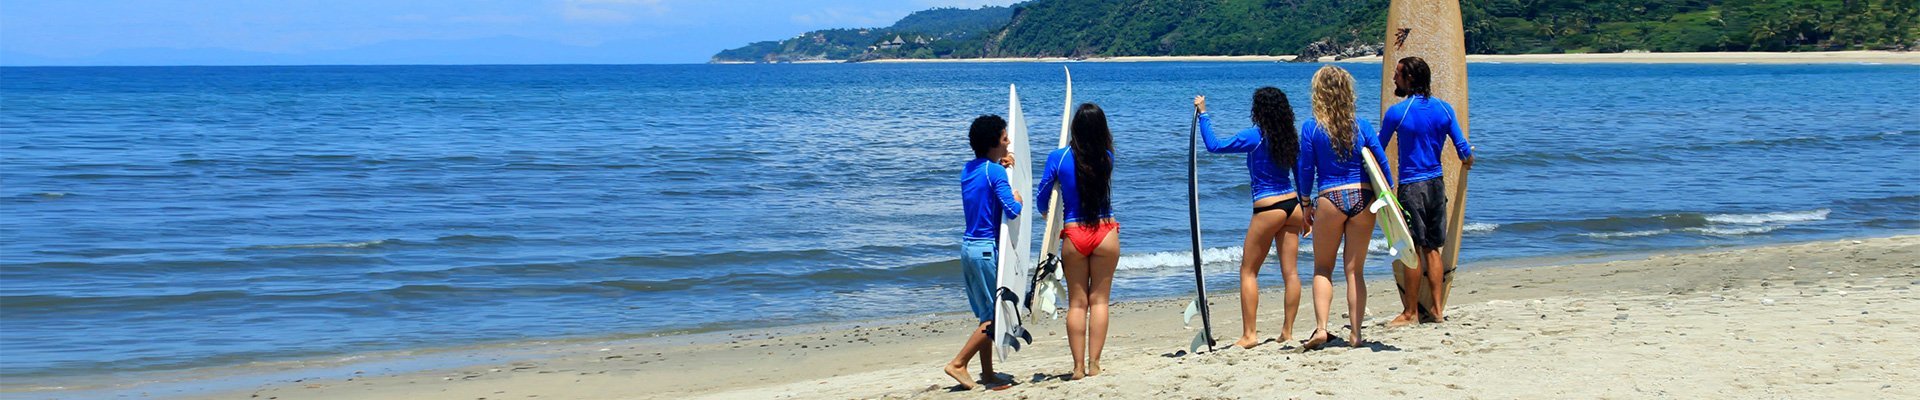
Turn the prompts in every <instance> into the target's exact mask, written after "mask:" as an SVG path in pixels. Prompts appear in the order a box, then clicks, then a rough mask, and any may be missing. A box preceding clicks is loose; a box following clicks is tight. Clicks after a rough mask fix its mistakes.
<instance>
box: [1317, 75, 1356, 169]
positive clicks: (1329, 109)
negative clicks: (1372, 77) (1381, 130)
mask: <svg viewBox="0 0 1920 400" xmlns="http://www.w3.org/2000/svg"><path fill="white" fill-rule="evenodd" d="M1313 118H1314V119H1315V120H1318V121H1319V124H1320V130H1321V131H1324V132H1326V133H1327V137H1329V138H1332V139H1333V149H1334V151H1333V154H1335V157H1338V158H1339V159H1341V160H1346V159H1347V158H1349V157H1353V155H1352V153H1353V136H1354V134H1355V133H1357V132H1358V129H1359V127H1357V126H1355V124H1354V119H1353V74H1350V73H1347V70H1346V69H1342V68H1340V67H1339V66H1337V65H1328V66H1325V67H1320V71H1318V72H1314V73H1313Z"/></svg>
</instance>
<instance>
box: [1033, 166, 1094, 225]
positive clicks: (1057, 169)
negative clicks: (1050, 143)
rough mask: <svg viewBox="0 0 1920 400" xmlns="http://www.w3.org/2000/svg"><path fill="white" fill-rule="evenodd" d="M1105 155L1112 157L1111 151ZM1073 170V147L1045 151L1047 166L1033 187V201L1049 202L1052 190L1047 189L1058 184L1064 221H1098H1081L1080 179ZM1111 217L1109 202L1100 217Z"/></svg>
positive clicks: (1043, 207)
mask: <svg viewBox="0 0 1920 400" xmlns="http://www.w3.org/2000/svg"><path fill="white" fill-rule="evenodd" d="M1107 157H1113V152H1107ZM1074 170H1075V169H1074V164H1073V149H1070V148H1062V149H1059V150H1054V151H1053V152H1052V153H1047V168H1046V170H1045V172H1041V173H1040V186H1039V187H1036V188H1034V189H1033V190H1035V193H1039V194H1038V195H1036V197H1034V201H1035V202H1036V203H1037V204H1050V203H1048V202H1047V201H1048V200H1050V199H1052V198H1053V191H1052V190H1048V189H1051V186H1053V185H1054V184H1059V185H1060V212H1062V213H1064V214H1061V215H1064V216H1066V218H1065V219H1064V220H1065V221H1066V222H1084V223H1094V222H1098V221H1082V220H1081V218H1080V180H1079V178H1077V177H1075V176H1074ZM1045 207H1047V206H1041V208H1042V209H1045ZM1041 212H1046V211H1041ZM1112 217H1113V207H1112V205H1111V204H1109V205H1108V207H1107V209H1106V210H1101V212H1100V218H1112Z"/></svg>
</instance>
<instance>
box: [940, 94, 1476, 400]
mask: <svg viewBox="0 0 1920 400" xmlns="http://www.w3.org/2000/svg"><path fill="white" fill-rule="evenodd" d="M1391 76H1392V80H1393V86H1394V93H1395V94H1396V95H1397V96H1396V97H1399V98H1402V99H1403V100H1401V101H1400V102H1399V103H1398V104H1395V105H1394V106H1392V107H1389V108H1388V109H1387V111H1386V112H1385V113H1383V114H1384V115H1383V116H1382V120H1381V123H1380V125H1379V128H1378V129H1377V130H1376V129H1375V128H1374V125H1373V124H1372V123H1371V121H1369V120H1368V119H1367V118H1362V117H1360V116H1358V115H1356V113H1355V112H1354V111H1355V109H1356V107H1355V104H1354V101H1355V96H1354V79H1353V76H1352V74H1350V73H1348V72H1347V71H1346V70H1345V69H1343V68H1341V67H1339V66H1333V65H1328V66H1324V67H1321V68H1320V70H1319V71H1317V72H1315V73H1314V76H1313V80H1312V93H1311V95H1310V96H1309V98H1310V99H1311V103H1310V107H1309V108H1310V110H1311V112H1310V114H1308V115H1309V116H1308V118H1306V119H1305V120H1304V121H1301V122H1298V125H1297V127H1298V128H1297V129H1296V122H1295V117H1294V115H1295V114H1294V111H1293V109H1292V105H1291V103H1290V102H1289V101H1288V97H1287V94H1286V93H1285V92H1283V91H1281V90H1280V89H1278V88H1275V87H1271V86H1268V87H1261V88H1258V89H1256V90H1254V92H1253V109H1252V110H1251V112H1250V113H1249V115H1248V119H1249V120H1250V121H1251V122H1252V125H1253V126H1252V127H1250V128H1247V129H1244V130H1241V131H1239V132H1238V133H1237V134H1234V135H1230V136H1226V137H1221V136H1219V135H1217V134H1216V133H1215V132H1214V128H1213V124H1214V121H1213V120H1214V115H1213V113H1212V112H1210V110H1208V109H1207V101H1206V97H1205V96H1196V97H1194V99H1193V106H1194V112H1195V113H1196V121H1195V123H1196V125H1197V128H1198V129H1199V132H1200V133H1201V136H1202V138H1203V139H1204V140H1205V143H1206V149H1207V151H1208V152H1212V153H1237V154H1246V157H1247V158H1246V167H1247V175H1248V178H1247V179H1248V180H1249V181H1250V184H1249V186H1248V187H1249V188H1250V192H1252V193H1251V196H1250V197H1251V198H1252V204H1251V209H1252V217H1251V218H1250V220H1249V222H1248V226H1247V230H1246V236H1245V238H1244V241H1243V242H1242V249H1243V254H1242V257H1241V263H1240V264H1241V265H1240V297H1241V298H1240V303H1241V320H1242V330H1241V335H1240V337H1239V338H1238V340H1236V341H1235V342H1234V345H1235V346H1236V347H1239V348H1253V347H1256V346H1259V345H1260V344H1263V343H1269V342H1281V343H1289V342H1293V341H1294V340H1295V338H1293V337H1292V334H1293V328H1294V327H1293V324H1294V320H1295V319H1296V318H1295V316H1296V315H1297V311H1298V308H1299V303H1300V297H1301V292H1300V291H1301V289H1302V287H1301V286H1302V285H1301V283H1300V281H1299V274H1298V273H1297V272H1296V271H1297V270H1298V255H1299V253H1300V252H1299V251H1298V249H1299V246H1300V242H1301V239H1302V238H1303V237H1306V238H1312V239H1314V240H1313V250H1312V252H1313V253H1312V254H1313V256H1314V257H1313V259H1314V268H1313V288H1314V290H1313V294H1314V295H1313V306H1314V307H1313V311H1314V322H1315V329H1314V330H1313V333H1312V334H1311V335H1309V336H1308V337H1306V338H1305V339H1302V340H1299V345H1300V347H1301V348H1304V349H1309V350H1311V349H1317V348H1320V347H1322V346H1325V345H1327V344H1329V343H1338V344H1344V345H1346V346H1352V347H1364V346H1366V345H1367V342H1366V341H1365V340H1364V339H1363V338H1362V336H1361V327H1362V326H1363V325H1364V324H1363V321H1362V318H1363V317H1364V316H1365V315H1366V298H1367V294H1366V281H1365V279H1364V273H1363V272H1362V271H1363V270H1364V266H1365V265H1366V256H1367V248H1368V243H1369V242H1370V241H1371V239H1372V237H1373V233H1374V228H1375V227H1376V213H1377V212H1379V213H1392V215H1393V216H1398V217H1400V218H1403V219H1404V221H1405V222H1404V226H1405V227H1402V228H1398V229H1386V230H1385V231H1386V232H1387V240H1389V241H1410V242H1411V246H1409V247H1411V248H1413V249H1415V252H1416V255H1417V257H1416V259H1417V260H1418V264H1419V265H1418V266H1417V267H1416V266H1404V268H1407V269H1411V270H1412V271H1411V272H1412V275H1413V276H1415V277H1418V278H1419V279H1411V280H1409V281H1408V282H1404V283H1402V284H1401V285H1399V286H1400V287H1399V289H1400V293H1401V296H1400V297H1401V302H1402V305H1403V310H1402V312H1401V313H1400V314H1398V315H1396V316H1395V317H1394V319H1393V320H1392V321H1391V322H1389V323H1388V325H1389V326H1404V325H1409V324H1413V323H1418V322H1428V323H1437V322H1443V321H1445V317H1444V315H1445V314H1444V308H1443V307H1444V304H1446V303H1445V294H1446V291H1445V290H1444V288H1445V286H1446V285H1447V284H1448V282H1447V281H1446V280H1445V279H1444V277H1445V271H1443V264H1442V262H1441V255H1440V248H1441V247H1442V246H1444V245H1445V244H1446V241H1447V234H1448V232H1446V229H1447V223H1446V222H1447V209H1446V206H1447V204H1448V198H1447V196H1446V193H1445V190H1444V188H1443V187H1442V185H1441V183H1442V182H1444V181H1443V180H1442V178H1444V177H1446V171H1445V170H1444V169H1443V168H1441V165H1440V162H1439V161H1438V160H1439V159H1440V158H1441V155H1442V154H1441V151H1442V150H1443V149H1444V147H1445V146H1444V145H1447V144H1451V145H1452V147H1453V148H1454V149H1455V154H1454V155H1455V156H1456V157H1458V159H1459V160H1460V165H1461V167H1462V172H1463V173H1464V169H1466V168H1471V167H1472V165H1473V153H1472V146H1471V145H1469V144H1468V143H1467V140H1466V137H1465V135H1464V133H1463V130H1462V127H1461V126H1460V125H1461V124H1460V123H1459V122H1458V121H1457V120H1456V116H1455V110H1454V108H1453V106H1452V105H1451V104H1450V103H1448V102H1446V101H1444V100H1441V99H1437V98H1434V97H1433V90H1432V86H1433V77H1432V76H1431V68H1430V67H1429V66H1428V64H1427V63H1426V61H1425V60H1423V59H1421V58H1419V57H1405V58H1401V59H1399V60H1398V61H1397V62H1396V63H1395V64H1394V68H1393V72H1392V75H1391ZM1014 101H1017V98H1016V99H1015V100H1014ZM1015 112H1018V111H1017V109H1016V111H1015ZM1016 120H1020V118H1016ZM1022 123H1024V121H1023V122H1022ZM1065 123H1067V124H1069V125H1068V126H1067V127H1066V128H1067V129H1063V131H1065V132H1063V133H1065V134H1068V135H1069V136H1070V138H1069V140H1068V141H1067V142H1068V145H1067V146H1063V147H1062V148H1059V149H1057V150H1054V151H1052V152H1050V153H1049V154H1048V157H1047V160H1046V164H1044V165H1045V167H1044V172H1042V173H1041V176H1040V180H1039V184H1038V186H1037V187H1035V188H1033V191H1032V192H1029V193H1034V194H1036V199H1035V200H1038V201H1037V202H1035V203H1026V202H1024V201H1022V198H1021V197H1020V196H1019V191H1018V190H1017V189H1015V188H1012V187H1009V186H1008V184H1007V178H1006V177H1007V171H1006V169H1005V168H1006V166H1010V165H1022V166H1024V165H1026V164H1024V163H1016V162H1015V161H1014V160H1012V158H1013V157H1016V155H1014V154H1011V153H1009V152H1008V151H1007V147H1008V146H1007V144H1008V138H1007V135H1006V131H1007V122H1006V121H1005V120H1004V119H1002V118H1000V117H998V116H994V115H986V116H981V117H980V118H977V119H975V120H974V122H973V126H972V127H971V130H970V132H969V135H968V141H969V143H970V147H972V149H973V151H974V155H975V156H976V158H975V159H974V160H972V161H969V162H968V163H967V164H966V166H965V168H963V170H962V175H961V188H962V194H961V198H962V199H963V202H962V203H963V205H965V209H966V217H967V218H966V221H967V229H966V233H965V234H964V235H963V237H964V239H965V240H963V244H964V245H963V246H962V252H963V254H962V256H963V257H962V269H963V270H965V271H963V272H964V273H963V276H964V277H965V279H964V282H965V287H966V289H967V290H966V294H967V297H968V299H969V303H970V304H972V305H973V309H974V313H975V315H976V317H978V318H979V320H980V326H979V327H978V329H975V330H973V332H972V334H971V335H970V337H969V338H968V340H967V342H966V343H965V344H964V345H963V346H962V348H961V352H960V354H958V355H956V356H955V358H954V359H953V360H952V361H951V362H949V363H948V364H947V365H946V366H945V367H944V372H945V373H946V374H947V375H948V376H950V377H952V378H953V379H954V380H955V381H956V383H958V384H959V387H961V388H966V389H971V388H974V387H976V385H975V384H976V383H979V384H982V385H984V386H987V387H990V388H1005V387H1007V386H1008V385H1009V384H1010V383H1011V382H1007V381H1006V380H1004V379H1002V378H1000V377H999V376H998V374H996V373H995V372H994V371H993V369H992V364H991V358H992V357H991V354H992V353H991V350H990V349H991V348H992V347H991V346H989V345H988V343H986V342H990V341H993V340H1007V338H996V337H993V336H992V335H987V334H986V332H989V331H991V330H992V326H993V324H994V323H995V320H996V317H999V318H1000V319H1006V318H1013V319H1018V318H1020V316H1019V315H998V316H997V315H994V314H996V313H995V312H994V311H993V308H992V306H990V304H992V303H993V302H996V301H1014V302H1016V303H1022V302H1023V303H1025V304H1027V305H1028V306H1029V307H1030V306H1031V304H1032V303H1033V302H1035V301H1041V302H1052V301H1054V299H1051V298H1045V299H1034V298H1032V297H1033V296H1034V294H1033V291H1032V290H1026V291H1025V292H1026V293H1025V294H1024V296H1025V297H1024V298H1021V293H1020V292H1021V291H1020V290H1018V288H1013V289H1012V290H1009V288H1007V287H1004V286H1003V287H1000V288H998V290H996V289H995V288H993V287H990V286H989V285H991V283H992V282H994V281H995V278H994V274H993V272H992V269H993V268H994V266H995V265H996V262H997V260H998V258H999V257H998V254H995V253H994V252H993V251H992V249H996V248H997V247H996V246H995V243H994V242H993V240H995V238H997V237H998V236H996V235H994V232H998V231H999V230H1000V229H1001V225H1002V224H1005V223H1008V221H1009V220H1013V219H1017V218H1030V217H1031V215H1022V214H1023V209H1022V205H1023V204H1043V205H1044V204H1050V203H1049V201H1050V200H1053V197H1055V196H1058V197H1059V200H1061V201H1059V203H1060V204H1062V205H1064V206H1065V207H1064V210H1060V211H1053V210H1049V209H1047V208H1042V209H1040V210H1039V211H1040V213H1043V214H1045V213H1049V212H1050V211H1052V214H1056V215H1045V216H1044V217H1050V218H1056V219H1063V220H1064V222H1065V223H1064V225H1054V226H1061V230H1060V232H1057V236H1059V237H1062V238H1064V239H1065V240H1064V242H1065V243H1063V244H1059V245H1058V247H1059V249H1058V251H1059V253H1058V254H1060V255H1061V257H1060V259H1061V262H1060V267H1061V268H1060V269H1061V270H1062V271H1063V272H1064V274H1063V275H1064V278H1065V279H1064V281H1065V282H1064V283H1065V287H1066V288H1067V293H1066V296H1065V297H1066V298H1067V303H1068V310H1067V313H1066V316H1067V321H1066V322H1065V323H1066V328H1067V342H1068V348H1069V353H1071V354H1072V356H1073V359H1072V362H1071V364H1072V367H1073V368H1072V372H1071V373H1070V374H1068V375H1067V376H1062V377H1061V378H1062V379H1071V380H1079V379H1085V378H1087V377H1092V376H1097V375H1099V374H1100V371H1101V366H1100V353H1101V349H1102V348H1103V347H1104V343H1105V339H1106V337H1107V334H1108V332H1107V328H1108V324H1107V321H1108V307H1107V304H1108V303H1109V301H1110V295H1111V293H1112V284H1113V275H1114V272H1115V269H1116V267H1117V265H1118V262H1119V256H1120V245H1119V240H1120V238H1119V236H1120V235H1119V230H1120V229H1119V227H1120V225H1119V223H1118V221H1117V220H1116V219H1115V214H1114V210H1113V207H1112V200H1111V199H1112V191H1113V188H1112V177H1113V168H1114V158H1115V150H1114V148H1115V146H1114V143H1113V135H1112V133H1111V131H1109V129H1108V126H1107V118H1106V114H1105V110H1103V109H1101V108H1100V106H1098V105H1096V104H1093V103H1082V104H1080V105H1079V106H1078V107H1077V108H1074V109H1073V112H1072V114H1071V117H1070V118H1067V119H1066V122H1065ZM1021 132H1024V127H1022V128H1021ZM1395 139H1398V141H1397V142H1396V141H1395ZM1020 140H1025V135H1024V134H1023V135H1020ZM1390 144H1397V147H1398V150H1399V151H1398V152H1397V153H1398V154H1397V155H1398V158H1391V159H1393V160H1395V161H1397V162H1396V163H1395V164H1396V165H1397V166H1398V170H1397V171H1396V172H1398V173H1397V174H1395V176H1396V177H1397V179H1396V180H1392V181H1388V182H1381V181H1379V180H1378V179H1379V178H1377V177H1378V176H1381V175H1379V173H1380V171H1388V170H1391V169H1389V168H1388V165H1387V162H1386V161H1387V160H1389V159H1390V158H1389V157H1388V151H1387V150H1386V147H1387V146H1388V145H1390ZM1363 152H1364V153H1366V154H1363ZM1369 170H1372V171H1371V172H1372V173H1373V174H1374V175H1373V176H1375V177H1376V178H1375V179H1373V180H1370V179H1369V177H1368V176H1369V172H1370V171H1369ZM1382 198H1393V199H1398V200H1399V201H1398V202H1394V201H1384V200H1382V201H1378V202H1376V200H1377V199H1382ZM1388 200H1390V199H1388ZM1381 220H1382V221H1385V220H1387V218H1384V216H1382V218H1381ZM1395 221H1396V222H1397V221H1399V220H1395ZM1023 222H1025V221H1023ZM1050 225H1052V224H1050ZM1048 233H1050V234H1052V233H1054V232H1048ZM1196 234H1197V233H1196ZM1049 246H1054V244H1043V248H1042V249H1041V250H1040V251H1041V252H1042V253H1048V252H1050V251H1055V249H1052V248H1048V247H1049ZM1274 248H1278V249H1279V250H1280V251H1279V253H1278V257H1277V258H1278V261H1279V264H1280V266H1281V271H1282V278H1284V280H1285V283H1286V285H1285V291H1284V295H1285V299H1284V305H1285V307H1286V308H1285V311H1286V312H1285V315H1286V320H1285V321H1283V326H1282V330H1281V333H1280V335H1279V336H1278V337H1276V338H1274V339H1272V340H1267V339H1263V338H1262V337H1260V335H1259V334H1258V332H1257V326H1258V325H1257V321H1256V320H1257V315H1258V313H1257V310H1258V306H1259V302H1260V299H1259V297H1260V292H1259V282H1258V274H1259V271H1260V269H1261V266H1262V265H1263V264H1265V261H1266V258H1267V256H1268V255H1269V254H1271V253H1270V252H1269V250H1271V249H1274ZM1336 261H1337V265H1338V266H1340V267H1341V268H1342V269H1343V270H1344V275H1345V276H1346V281H1347V289H1346V292H1347V307H1348V310H1347V311H1348V312H1347V315H1348V318H1349V319H1350V320H1349V321H1348V326H1347V332H1345V333H1346V334H1347V335H1348V337H1347V338H1345V339H1342V338H1339V337H1337V336H1335V335H1333V333H1332V332H1331V331H1330V330H1329V329H1328V323H1329V322H1330V321H1329V318H1328V317H1329V316H1330V314H1331V311H1332V310H1331V309H1330V306H1331V305H1332V297H1333V283H1332V275H1333V270H1334V267H1335V266H1336ZM1042 275H1044V274H1036V276H1042ZM1045 276H1051V275H1045ZM1042 279H1047V278H1035V281H1039V280H1042ZM1196 279H1199V277H1196ZM1034 283H1035V284H1036V285H1037V284H1039V283H1040V282H1034ZM1410 285H1411V286H1410ZM1029 289H1031V287H1029ZM996 297H999V298H996ZM1008 297H1012V298H1008ZM1422 297H1424V298H1422ZM1422 304H1426V306H1424V307H1423V306H1422ZM1002 314H1004V313H1002ZM1003 348H1005V347H1003ZM1015 349H1017V346H1016V347H1015ZM974 356H978V357H979V359H980V361H981V364H982V368H981V369H982V374H981V379H979V380H974V379H972V376H970V375H969V374H968V373H967V370H966V367H967V361H968V359H970V358H973V357H974Z"/></svg>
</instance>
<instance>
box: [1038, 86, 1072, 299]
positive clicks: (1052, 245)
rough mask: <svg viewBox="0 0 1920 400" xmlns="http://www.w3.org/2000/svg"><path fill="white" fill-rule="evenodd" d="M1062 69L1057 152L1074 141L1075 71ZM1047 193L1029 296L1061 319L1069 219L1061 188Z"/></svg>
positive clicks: (1052, 188) (1064, 296)
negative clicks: (1063, 238)
mask: <svg viewBox="0 0 1920 400" xmlns="http://www.w3.org/2000/svg"><path fill="white" fill-rule="evenodd" d="M1061 69H1062V70H1066V72H1067V99H1066V101H1065V102H1064V103H1065V104H1066V106H1065V107H1063V108H1062V109H1061V111H1060V145H1059V146H1056V147H1054V149H1064V148H1067V144H1068V143H1069V142H1070V141H1071V140H1072V139H1073V70H1070V69H1067V68H1066V67H1061ZM1043 190H1051V191H1053V196H1052V197H1050V199H1051V200H1048V201H1047V204H1046V207H1047V222H1046V224H1045V226H1046V228H1045V230H1043V231H1041V232H1040V255H1039V256H1038V257H1035V259H1038V260H1040V263H1039V264H1038V265H1035V266H1034V273H1033V288H1032V292H1031V293H1028V297H1027V302H1028V305H1027V307H1028V308H1030V309H1034V310H1038V311H1040V312H1042V313H1046V314H1047V315H1048V316H1049V317H1052V318H1055V319H1058V318H1060V308H1059V303H1060V302H1062V301H1065V300H1066V294H1067V290H1066V285H1065V284H1064V283H1063V282H1065V281H1064V280H1062V279H1063V278H1062V277H1061V276H1062V274H1063V272H1062V271H1060V260H1062V257H1064V256H1063V255H1061V254H1060V250H1061V249H1060V230H1061V229H1064V228H1066V216H1065V215H1060V208H1061V207H1062V206H1061V204H1060V186H1059V185H1054V187H1051V188H1043ZM1034 315H1036V316H1037V315H1038V313H1036V314H1034Z"/></svg>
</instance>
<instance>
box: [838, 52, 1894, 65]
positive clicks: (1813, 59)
mask: <svg viewBox="0 0 1920 400" xmlns="http://www.w3.org/2000/svg"><path fill="white" fill-rule="evenodd" d="M1294 58H1296V57H1295V56H1167V57H1111V58H1089V59H1085V60H1073V59H1068V58H1060V57H1045V58H963V59H931V60H929V59H885V60H873V61H866V62H871V63H949V62H1070V61H1087V62H1209V61H1217V62H1280V61H1292V60H1293V59H1294ZM1323 61H1333V59H1332V58H1326V59H1323ZM1339 62H1342V63H1379V62H1380V57H1379V56H1371V57H1355V58H1349V59H1344V60H1339ZM1467 62H1471V63H1516V64H1518V63H1533V64H1600V63H1620V64H1900V65H1920V52H1894V51H1827V52H1803V53H1766V52H1715V53H1603V54H1514V55H1506V54H1500V55H1495V54H1473V55H1468V56H1467Z"/></svg>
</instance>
